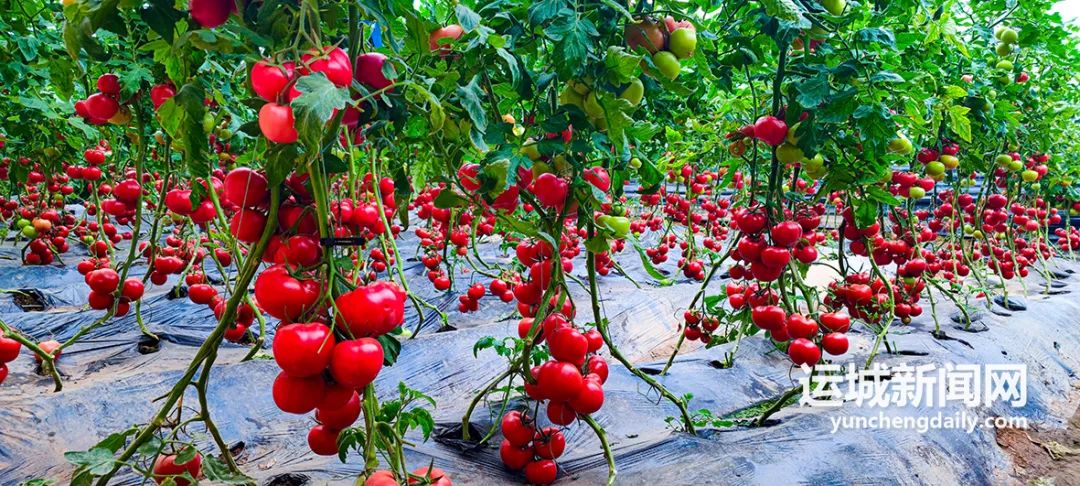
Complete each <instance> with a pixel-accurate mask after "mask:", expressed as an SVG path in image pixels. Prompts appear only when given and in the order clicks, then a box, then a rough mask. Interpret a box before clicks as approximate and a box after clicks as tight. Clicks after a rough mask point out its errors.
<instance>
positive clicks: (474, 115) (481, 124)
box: [454, 75, 487, 134]
mask: <svg viewBox="0 0 1080 486" xmlns="http://www.w3.org/2000/svg"><path fill="white" fill-rule="evenodd" d="M479 79H480V76H479V75H477V76H473V78H472V81H469V84H467V85H465V86H459V87H458V88H457V89H456V90H454V93H455V94H456V95H457V98H458V100H459V101H460V102H461V106H462V108H465V112H466V113H468V115H469V119H470V120H472V123H473V129H474V131H478V132H480V133H481V134H483V133H484V132H486V131H487V112H486V111H485V110H484V102H483V101H482V99H483V96H484V92H483V90H481V89H480V84H479Z"/></svg>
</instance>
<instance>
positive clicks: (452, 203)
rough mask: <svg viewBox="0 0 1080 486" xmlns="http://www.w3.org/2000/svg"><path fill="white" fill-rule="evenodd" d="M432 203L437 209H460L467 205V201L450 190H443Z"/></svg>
mask: <svg viewBox="0 0 1080 486" xmlns="http://www.w3.org/2000/svg"><path fill="white" fill-rule="evenodd" d="M432 203H434V204H435V207H437V208H439V209H449V208H460V207H465V205H467V204H469V199H468V198H466V197H465V196H462V195H461V194H458V193H456V192H454V191H451V190H450V189H443V190H442V191H439V195H438V196H435V200H434V201H432Z"/></svg>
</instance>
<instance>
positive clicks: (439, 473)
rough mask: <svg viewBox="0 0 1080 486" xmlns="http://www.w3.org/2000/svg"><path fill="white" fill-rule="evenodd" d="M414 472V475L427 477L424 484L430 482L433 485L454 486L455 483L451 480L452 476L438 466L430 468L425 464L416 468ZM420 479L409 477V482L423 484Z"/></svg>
mask: <svg viewBox="0 0 1080 486" xmlns="http://www.w3.org/2000/svg"><path fill="white" fill-rule="evenodd" d="M412 473H413V475H416V476H420V477H422V478H425V479H424V482H423V484H428V485H431V486H453V483H451V482H450V476H448V475H447V474H446V472H445V471H443V470H442V469H439V468H437V467H433V468H431V469H430V470H429V469H428V467H427V466H424V467H421V468H417V469H415V470H414V471H413V472H412ZM420 481H421V480H419V479H413V478H409V481H408V483H409V484H421V482H420Z"/></svg>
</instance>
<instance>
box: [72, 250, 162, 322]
mask: <svg viewBox="0 0 1080 486" xmlns="http://www.w3.org/2000/svg"><path fill="white" fill-rule="evenodd" d="M76 268H77V269H78V271H79V272H80V273H82V274H83V276H84V281H85V282H86V285H87V286H88V287H90V293H89V294H88V295H87V297H86V300H87V302H88V303H89V305H90V308H91V309H94V310H107V309H112V308H113V306H115V308H116V312H115V313H114V314H113V315H115V316H118V317H119V316H124V315H126V314H127V313H128V310H130V308H131V302H134V301H136V300H139V299H141V298H142V296H143V292H145V290H146V287H145V286H144V284H143V281H142V280H140V279H138V278H136V277H127V278H125V279H124V281H123V282H121V281H120V274H119V273H117V271H116V270H115V269H113V268H111V267H109V259H108V258H107V257H102V258H89V259H86V260H83V261H81V262H79V265H78V266H77V267H76Z"/></svg>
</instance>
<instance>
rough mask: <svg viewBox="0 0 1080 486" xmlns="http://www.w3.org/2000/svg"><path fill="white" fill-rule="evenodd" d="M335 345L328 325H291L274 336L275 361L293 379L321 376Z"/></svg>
mask: <svg viewBox="0 0 1080 486" xmlns="http://www.w3.org/2000/svg"><path fill="white" fill-rule="evenodd" d="M335 344H336V340H335V339H334V335H333V334H332V333H331V332H330V328H329V327H327V326H326V325H325V324H321V323H318V322H309V323H305V324H288V325H285V326H281V327H278V329H277V333H276V334H274V344H273V350H274V361H276V362H277V364H278V366H279V367H281V369H282V370H283V371H285V372H286V373H288V374H289V375H291V376H295V377H299V378H304V377H308V376H313V375H317V374H319V373H322V371H323V370H324V369H326V367H327V365H329V364H330V356H331V354H333V350H334V345H335ZM338 428H344V427H338Z"/></svg>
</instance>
